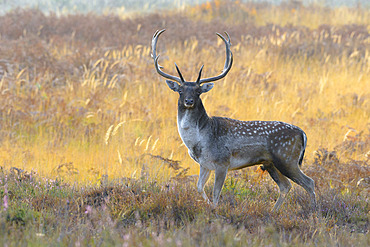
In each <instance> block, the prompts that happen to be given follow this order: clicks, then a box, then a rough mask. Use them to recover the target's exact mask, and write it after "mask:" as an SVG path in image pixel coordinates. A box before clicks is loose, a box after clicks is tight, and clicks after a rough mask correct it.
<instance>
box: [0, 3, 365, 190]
mask: <svg viewBox="0 0 370 247" xmlns="http://www.w3.org/2000/svg"><path fill="white" fill-rule="evenodd" d="M210 4H211V5H210V6H197V7H191V8H188V9H186V10H185V11H183V12H176V13H165V14H162V15H159V14H153V15H150V16H146V17H137V18H135V19H120V18H119V17H116V16H96V15H94V14H89V15H74V16H62V17H57V16H55V15H50V16H45V15H44V14H42V13H40V12H38V11H34V10H29V11H22V10H17V11H14V12H11V13H8V14H6V15H4V16H1V17H0V32H1V43H0V57H1V60H0V94H1V97H0V120H1V128H0V143H1V145H0V165H1V166H2V167H3V168H4V169H10V168H11V167H17V168H20V169H24V170H34V171H35V172H37V173H39V174H40V175H41V176H46V177H61V178H63V179H64V180H66V181H70V182H78V183H93V184H99V183H101V181H102V179H106V178H108V179H116V178H122V177H129V178H139V177H141V176H144V175H148V174H149V175H150V176H147V177H149V178H150V179H153V180H168V179H170V178H172V177H174V176H176V175H178V174H179V173H181V175H183V174H185V173H186V174H187V175H193V174H197V173H198V169H199V168H198V166H197V165H196V163H195V162H194V161H192V160H191V159H190V157H189V156H188V154H187V150H186V147H185V146H184V145H183V144H182V142H181V140H180V138H179V135H178V133H177V127H176V109H177V95H176V94H174V93H172V91H170V90H169V89H168V88H167V86H166V84H165V83H164V80H163V78H160V77H159V76H158V75H157V74H156V72H155V69H154V65H153V61H152V59H151V58H150V53H151V50H150V41H151V35H152V34H153V33H154V31H155V30H156V29H161V28H164V27H165V28H167V29H168V31H167V32H166V33H165V34H164V35H162V36H163V37H161V40H160V41H159V53H160V54H161V59H160V63H161V65H163V66H164V68H165V70H166V71H168V72H169V73H172V74H175V70H174V65H173V64H174V62H176V63H177V64H179V66H180V68H181V71H182V72H183V74H184V76H185V78H186V79H187V80H191V79H195V77H196V74H197V71H198V69H199V68H200V66H201V65H202V64H204V65H205V69H204V76H205V77H207V76H212V75H215V74H218V73H219V72H220V70H221V69H222V67H223V61H224V47H223V46H222V43H221V42H220V41H218V40H217V36H216V35H215V34H214V33H215V32H216V31H217V32H222V31H228V32H229V33H230V36H231V39H232V44H233V45H232V51H233V53H234V56H235V57H234V65H233V68H232V70H231V71H230V73H229V74H228V76H227V77H226V78H225V79H224V80H221V81H218V82H216V85H215V87H214V89H213V90H212V91H211V92H209V93H207V94H205V95H204V96H203V102H204V104H205V107H206V109H207V111H208V113H209V115H217V116H225V117H231V118H236V119H240V120H256V119H259V120H280V121H286V122H289V123H292V124H295V125H297V126H300V127H301V128H302V129H303V130H304V131H305V132H306V133H307V136H308V146H307V151H306V156H305V157H306V158H305V164H304V166H305V167H309V166H310V164H311V163H312V162H313V160H314V155H315V152H316V151H317V150H319V149H322V148H324V149H327V150H337V151H338V152H339V156H340V157H341V158H343V159H356V160H362V161H366V160H368V158H369V141H368V140H367V138H368V137H369V134H370V133H369V127H370V126H369V123H370V121H369V119H370V102H369V99H370V86H369V85H370V80H369V73H370V56H369V44H370V37H369V32H368V31H369V10H368V9H362V8H339V9H330V10H328V11H326V10H327V9H325V8H319V7H317V8H314V7H312V6H311V7H304V6H298V7H295V6H280V7H273V8H268V7H266V6H264V5H258V4H255V5H251V4H242V3H238V2H236V3H234V2H233V5H230V3H229V2H228V1H221V2H219V1H214V2H212V3H210ZM230 6H231V7H230ZM233 8H238V9H239V12H237V13H236V14H235V15H233V13H234V12H233V11H234V9H233ZM324 13H325V14H324ZM239 15H240V16H242V17H243V18H239ZM21 18H22V20H23V21H22V22H20V21H16V20H20V19H21ZM202 18H203V19H202ZM236 20H237V21H236ZM268 23H273V24H268ZM347 140H352V141H353V140H354V141H358V142H356V143H357V144H356V145H357V146H356V147H355V148H354V150H353V151H352V152H342V153H340V149H339V147H342V146H343V143H344V142H345V141H347ZM366 140H367V141H366ZM361 143H365V144H364V145H362V144H361ZM360 144H361V145H362V146H360ZM176 161H178V162H177V163H176ZM174 163H175V164H180V167H181V168H179V167H178V168H177V169H173V164H174ZM253 171H254V169H249V170H248V172H253Z"/></svg>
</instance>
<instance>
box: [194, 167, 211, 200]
mask: <svg viewBox="0 0 370 247" xmlns="http://www.w3.org/2000/svg"><path fill="white" fill-rule="evenodd" d="M210 174H211V171H210V170H208V169H207V168H205V167H202V166H200V172H199V179H198V184H197V188H198V192H199V193H200V194H201V195H202V197H203V198H204V200H206V201H207V203H210V201H209V199H208V196H207V195H206V192H204V186H205V184H206V182H207V181H208V178H209V175H210Z"/></svg>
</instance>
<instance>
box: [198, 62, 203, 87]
mask: <svg viewBox="0 0 370 247" xmlns="http://www.w3.org/2000/svg"><path fill="white" fill-rule="evenodd" d="M203 67H204V65H202V67H200V70H199V75H198V79H197V84H200V83H199V81H200V77H201V76H202V70H203Z"/></svg>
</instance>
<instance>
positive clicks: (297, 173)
mask: <svg viewBox="0 0 370 247" xmlns="http://www.w3.org/2000/svg"><path fill="white" fill-rule="evenodd" d="M287 176H288V178H290V179H291V180H293V181H294V182H296V183H297V184H299V185H300V186H302V187H303V188H304V189H305V190H306V191H307V193H308V194H309V195H310V201H311V206H312V207H313V208H315V207H316V194H315V181H313V179H312V178H310V177H309V176H307V175H306V174H304V173H303V172H302V171H301V169H299V167H298V165H297V167H296V169H292V170H290V171H289V172H288V174H287Z"/></svg>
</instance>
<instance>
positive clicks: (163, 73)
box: [151, 29, 183, 84]
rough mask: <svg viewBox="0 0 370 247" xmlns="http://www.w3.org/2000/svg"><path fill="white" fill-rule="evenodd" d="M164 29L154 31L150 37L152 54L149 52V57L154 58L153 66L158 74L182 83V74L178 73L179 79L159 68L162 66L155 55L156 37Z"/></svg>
mask: <svg viewBox="0 0 370 247" xmlns="http://www.w3.org/2000/svg"><path fill="white" fill-rule="evenodd" d="M164 31H166V29H162V30H160V31H158V30H157V31H156V32H155V33H154V35H153V38H152V54H151V57H152V58H153V59H154V66H155V68H156V70H157V72H158V74H160V75H161V76H163V77H164V78H167V79H170V80H174V81H177V82H179V83H181V84H182V81H183V80H182V75H181V74H180V76H181V79H180V78H179V77H176V76H173V75H170V74H167V73H165V72H163V71H162V70H161V68H163V67H162V66H160V65H159V64H158V58H159V55H158V56H157V51H156V49H157V41H158V37H159V36H160V35H161V34H162V33H163V32H164ZM176 67H177V66H176Z"/></svg>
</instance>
